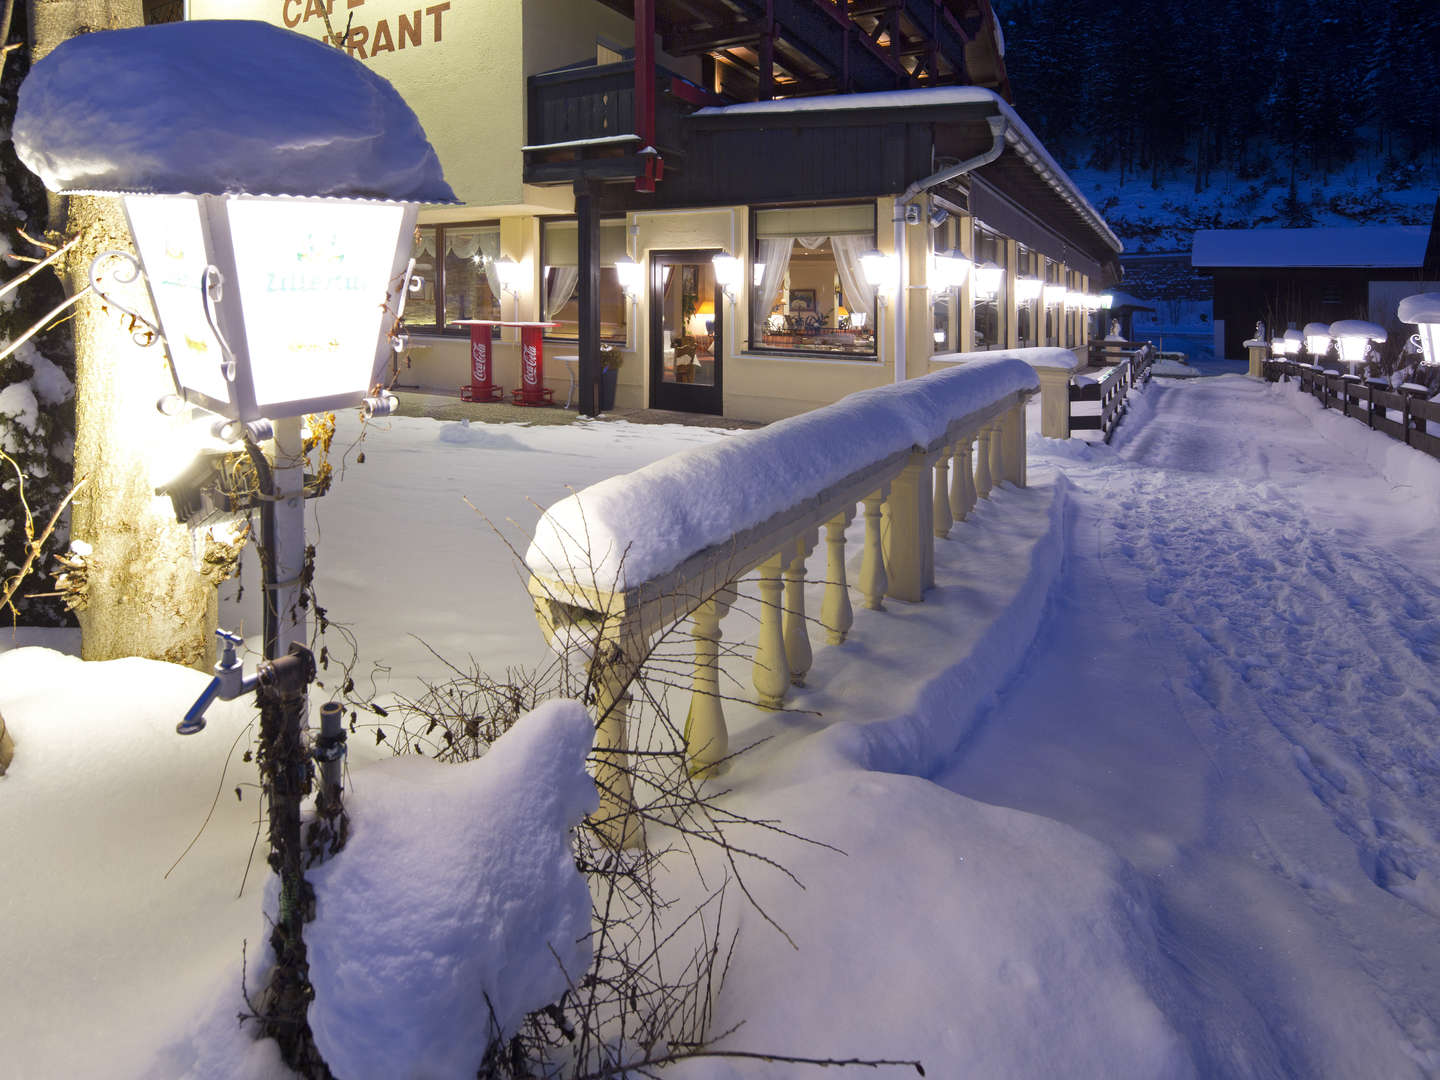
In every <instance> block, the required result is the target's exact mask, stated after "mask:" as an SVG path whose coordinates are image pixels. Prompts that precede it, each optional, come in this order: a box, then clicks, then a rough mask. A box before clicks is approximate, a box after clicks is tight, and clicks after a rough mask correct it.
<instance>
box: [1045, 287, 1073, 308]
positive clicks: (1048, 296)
mask: <svg viewBox="0 0 1440 1080" xmlns="http://www.w3.org/2000/svg"><path fill="white" fill-rule="evenodd" d="M1069 291H1070V290H1069V289H1067V288H1065V286H1064V285H1046V286H1045V287H1044V289H1043V290H1042V292H1041V295H1042V296H1044V297H1045V306H1046V307H1060V306H1061V305H1062V304H1064V303H1065V296H1066V294H1067V293H1068V292H1069Z"/></svg>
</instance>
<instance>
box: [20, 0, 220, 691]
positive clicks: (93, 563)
mask: <svg viewBox="0 0 1440 1080" xmlns="http://www.w3.org/2000/svg"><path fill="white" fill-rule="evenodd" d="M30 13H31V24H30V25H31V27H32V28H33V35H34V36H33V42H32V45H33V50H34V56H35V58H36V59H37V60H38V59H39V58H40V57H43V56H44V55H46V54H47V53H48V52H50V50H52V49H53V48H54V47H55V46H56V45H59V44H60V43H61V42H62V41H64V40H66V39H67V38H70V37H73V36H75V35H76V34H80V33H88V32H90V31H93V30H111V29H121V28H124V27H129V26H139V25H141V23H142V21H143V20H142V17H141V5H140V0H30ZM96 77H97V78H103V77H104V76H103V73H98V72H97V74H96ZM63 202H64V203H66V204H68V205H62V206H58V207H56V209H57V210H58V211H59V214H58V215H52V220H51V225H52V229H54V230H57V231H59V232H62V233H64V234H67V235H75V234H78V235H80V236H81V237H82V239H81V242H80V243H79V244H77V245H76V246H75V247H74V248H73V249H72V250H71V252H70V254H69V256H68V257H67V258H66V260H65V264H64V268H63V270H62V271H61V276H62V278H63V279H64V280H65V284H66V288H67V291H68V292H69V293H71V294H72V295H73V294H74V293H76V292H79V291H80V290H81V289H84V288H85V286H86V285H87V284H88V281H89V277H88V272H89V268H90V261H91V259H93V258H94V256H95V255H96V254H98V253H99V252H101V251H107V250H112V249H118V250H121V251H131V250H132V248H131V244H130V235H129V230H128V228H127V227H126V225H125V218H124V215H123V213H122V211H121V207H120V202H119V200H118V199H111V198H97V197H89V196H87V197H74V198H70V199H66V200H63ZM125 295H126V297H127V298H129V299H132V300H133V301H134V302H135V303H136V304H137V306H138V307H141V308H143V307H144V303H143V300H141V299H140V297H142V296H143V293H142V292H140V291H139V288H138V285H137V286H131V287H130V291H129V292H127V293H126V294H125ZM72 325H73V327H74V332H75V370H76V379H75V430H76V434H75V476H76V477H77V478H78V477H81V476H86V477H89V483H88V484H86V486H85V488H84V489H83V490H82V491H81V492H80V494H79V496H78V497H77V498H76V500H75V509H74V513H73V517H72V520H71V528H70V535H71V537H72V538H73V539H75V540H83V541H85V542H86V543H88V544H90V545H91V547H92V549H93V551H92V554H91V555H90V556H89V563H90V567H89V605H88V606H87V607H86V608H85V610H84V611H82V612H80V613H79V620H80V634H81V655H82V656H83V657H84V658H85V659H86V660H110V659H115V658H117V657H122V656H144V657H148V658H151V659H156V660H168V661H171V662H172V663H177V664H187V665H191V666H194V667H200V668H202V669H203V668H206V667H208V665H209V664H210V663H212V662H213V660H214V646H213V633H212V632H213V630H214V627H215V620H216V597H215V589H214V587H213V586H211V585H209V584H207V583H206V581H205V579H203V578H202V577H200V575H199V574H198V573H196V572H195V570H194V567H193V564H192V561H191V550H190V537H189V533H188V531H187V530H186V529H185V527H184V526H182V525H179V524H177V523H176V521H175V519H174V515H173V513H172V512H171V509H170V501H169V499H166V498H163V497H158V496H156V495H155V493H154V488H155V484H156V482H157V481H159V482H163V481H164V480H165V479H168V476H166V475H164V472H165V471H166V470H168V472H169V474H171V475H173V474H174V473H177V472H179V471H180V469H181V468H182V467H183V466H184V465H185V464H186V462H185V461H184V460H175V461H172V462H169V463H166V464H165V465H160V463H159V462H158V460H156V459H157V451H158V450H160V449H161V448H163V447H164V446H165V444H166V443H167V442H168V441H177V442H182V445H183V441H182V440H177V439H176V438H175V437H176V435H177V434H178V430H179V428H180V427H181V426H182V425H183V423H184V422H183V421H182V420H181V419H179V418H167V417H163V416H161V415H160V413H159V412H158V411H157V410H156V409H155V402H156V401H157V400H158V399H159V398H160V397H161V396H162V395H163V394H165V393H168V392H171V391H172V390H173V386H172V384H171V382H170V378H169V374H168V369H167V368H166V365H165V360H164V355H163V353H162V352H161V346H160V345H159V344H158V343H157V344H155V345H152V346H150V347H149V348H146V349H142V348H139V347H138V346H136V345H135V344H134V343H133V342H132V341H131V339H130V335H129V333H128V332H127V331H126V330H125V329H124V327H123V326H122V325H121V321H120V317H119V315H118V313H116V312H113V311H111V312H107V311H104V310H102V309H101V305H100V302H99V298H98V297H87V298H86V299H85V300H82V301H81V302H80V303H79V304H78V305H77V306H76V308H75V318H74V319H73V321H72ZM157 471H158V472H159V473H160V475H156V473H157Z"/></svg>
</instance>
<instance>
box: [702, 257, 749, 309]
mask: <svg viewBox="0 0 1440 1080" xmlns="http://www.w3.org/2000/svg"><path fill="white" fill-rule="evenodd" d="M710 262H711V264H712V265H714V267H715V281H716V283H717V284H719V286H720V288H721V289H723V290H724V291H725V299H726V300H729V301H730V302H731V303H732V304H733V303H734V302H735V296H736V294H737V293H739V291H740V282H741V281H743V280H744V278H745V265H744V264H743V263H742V262H741V261H740V260H739V259H737V258H736V257H735V256H734V255H731V254H729V253H728V252H722V253H721V254H719V255H716V256H715V257H714V258H713V259H711V260H710Z"/></svg>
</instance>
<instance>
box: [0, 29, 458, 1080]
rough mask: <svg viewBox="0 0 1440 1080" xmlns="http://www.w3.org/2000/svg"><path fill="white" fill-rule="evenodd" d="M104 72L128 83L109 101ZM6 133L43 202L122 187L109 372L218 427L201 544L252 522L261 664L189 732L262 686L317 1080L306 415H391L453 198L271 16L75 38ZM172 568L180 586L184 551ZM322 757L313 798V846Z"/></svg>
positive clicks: (389, 108) (200, 707) (293, 936)
mask: <svg viewBox="0 0 1440 1080" xmlns="http://www.w3.org/2000/svg"><path fill="white" fill-rule="evenodd" d="M257 64H259V65H261V66H263V67H264V68H265V70H264V72H263V73H259V74H257V70H256V65H257ZM97 71H100V72H106V73H107V74H112V75H114V76H115V77H116V79H117V82H119V83H120V84H122V85H125V86H126V87H127V93H126V94H124V95H123V96H117V95H114V94H112V93H111V92H110V88H109V84H108V82H107V81H106V80H97V79H95V77H94V73H95V72H97ZM262 76H263V77H262ZM96 83H98V84H99V86H98V88H97V87H96V86H95V85H93V84H96ZM187 91H189V92H187ZM342 99H343V100H347V101H350V102H352V103H353V108H350V109H347V110H344V112H343V113H342V112H339V111H337V112H335V113H333V114H329V115H321V114H320V113H318V112H314V111H296V110H293V109H289V108H279V107H277V105H276V103H277V100H280V101H288V102H293V101H301V100H342ZM157 110H158V113H157ZM14 141H15V146H16V150H17V153H18V154H19V155H20V158H21V160H22V161H24V162H25V163H26V165H28V166H29V167H30V168H31V169H32V170H33V171H34V172H36V173H37V174H38V175H39V176H40V177H41V179H42V180H44V181H45V183H46V185H47V186H48V187H49V188H50V189H51V190H52V191H57V192H60V193H62V194H81V193H83V194H89V195H95V194H102V193H107V194H116V195H123V205H124V212H125V220H126V223H127V224H128V231H129V232H130V234H131V237H132V238H133V240H134V250H135V253H136V254H135V255H133V256H132V255H131V254H130V253H129V250H128V247H129V245H128V244H126V243H125V242H124V238H123V237H120V236H107V237H106V239H107V241H108V245H107V249H106V250H103V251H101V252H100V253H99V254H98V255H97V256H96V257H95V258H94V260H93V262H92V264H91V266H90V268H89V274H88V276H89V283H90V288H91V290H93V292H94V293H95V294H96V296H98V297H99V298H100V299H101V301H102V305H103V306H102V307H101V308H100V310H101V311H102V312H104V313H105V314H106V315H107V316H108V317H112V318H113V317H114V315H115V314H116V313H119V314H121V315H123V316H124V317H125V319H126V326H127V329H129V330H130V338H131V341H132V342H133V345H134V347H135V348H133V349H132V350H130V351H129V352H127V353H125V354H123V355H121V356H120V357H119V358H118V359H119V362H118V363H116V364H114V365H112V366H111V370H110V373H109V374H110V377H111V378H113V379H114V380H115V385H116V386H117V397H116V402H115V407H116V408H117V409H118V410H123V415H122V416H121V417H117V420H123V422H124V424H126V425H127V427H126V430H127V431H134V432H136V434H135V436H134V437H135V438H136V439H137V440H143V438H144V437H145V436H144V432H146V431H147V430H150V431H153V430H155V429H156V428H157V426H159V425H161V424H162V423H166V424H171V425H174V424H177V423H178V424H180V425H182V429H183V430H185V431H194V430H196V429H200V430H203V431H206V432H208V440H209V442H210V443H211V446H210V448H208V449H204V450H203V451H202V452H201V453H200V454H199V455H198V456H197V455H195V447H194V446H192V447H191V448H190V452H191V455H192V456H193V460H191V461H190V463H189V465H187V466H186V467H185V468H184V469H183V470H181V471H180V473H179V475H178V476H176V477H175V478H174V479H172V480H171V481H169V482H168V483H166V484H164V485H162V486H161V487H160V488H159V489H158V491H157V492H156V493H157V494H159V493H161V492H163V493H165V494H168V495H169V505H170V506H171V507H173V510H174V515H175V517H176V518H177V519H178V520H179V521H180V522H182V523H184V524H185V525H187V526H189V527H190V528H191V529H194V530H199V529H204V528H210V527H212V523H213V522H214V521H215V520H216V519H217V518H223V517H224V516H225V515H227V514H228V515H235V514H240V515H246V514H249V513H251V512H254V511H258V513H259V517H260V523H261V541H262V545H261V546H262V552H261V568H262V574H263V578H264V583H263V589H262V592H263V602H262V611H263V623H264V626H263V631H264V654H265V655H264V660H263V661H262V662H261V663H260V665H259V666H258V668H257V669H256V671H255V672H254V673H253V674H252V675H249V676H247V675H246V674H245V671H244V663H243V660H242V659H241V658H240V657H238V656H237V654H236V651H235V646H236V645H238V644H241V643H242V642H241V639H240V638H239V636H238V635H235V634H230V633H228V632H225V631H219V632H218V633H219V634H220V636H221V637H222V639H223V642H224V646H225V647H224V652H223V655H222V657H221V659H220V662H219V663H217V664H216V665H215V668H214V671H215V677H214V678H213V679H212V680H211V683H210V685H209V686H208V687H207V688H206V689H205V691H204V692H203V693H202V694H201V696H200V698H199V699H198V700H197V701H196V702H195V704H194V705H193V706H192V707H191V709H190V710H189V711H188V712H187V713H186V715H185V717H184V718H183V719H181V720H180V722H179V723H178V724H177V730H178V731H179V732H180V733H181V734H185V735H189V734H195V733H198V732H200V731H202V730H203V729H204V728H205V712H206V709H207V708H208V707H209V705H210V704H211V703H212V702H213V701H215V700H217V699H220V700H229V699H233V698H236V697H240V696H242V695H245V694H248V693H251V692H252V691H253V692H254V693H255V695H256V701H257V704H258V706H259V710H260V737H259V752H258V754H257V760H258V762H259V767H260V775H261V787H262V790H263V792H264V798H265V805H266V810H267V814H268V826H269V839H270V856H269V859H268V862H269V864H270V866H271V868H272V869H273V870H274V871H275V873H276V874H277V876H278V877H279V885H280V887H279V890H278V903H277V907H276V909H275V910H274V911H272V912H270V913H269V914H270V917H271V920H272V925H273V931H272V933H271V937H270V943H271V947H272V949H273V951H274V954H275V965H274V968H273V969H272V973H271V979H270V984H269V987H268V989H267V992H266V994H265V996H264V998H263V1000H262V1001H261V1003H260V1004H259V1012H260V1014H261V1015H260V1017H259V1019H260V1021H261V1023H262V1025H263V1027H264V1030H265V1033H266V1034H267V1035H270V1036H272V1037H274V1038H275V1039H276V1040H277V1042H278V1043H279V1044H280V1047H281V1053H282V1055H283V1057H284V1058H285V1060H286V1062H287V1064H289V1065H290V1066H291V1067H292V1068H295V1069H297V1070H299V1071H301V1072H303V1073H305V1074H306V1075H328V1071H327V1070H326V1069H325V1065H324V1062H323V1060H322V1058H321V1056H320V1052H319V1050H318V1049H317V1047H316V1045H315V1040H314V1036H313V1034H312V1033H311V1031H310V1028H309V1025H308V1021H307V1019H306V1010H307V1007H308V1004H309V1002H310V999H311V998H312V997H313V989H312V987H311V986H310V982H309V968H308V964H307V962H306V953H305V944H304V937H303V928H304V924H305V923H306V922H307V921H308V920H309V919H310V918H312V917H313V914H314V906H315V903H314V893H313V891H312V889H311V888H310V886H309V884H308V883H307V882H306V880H305V874H304V868H305V866H306V865H308V864H309V863H310V862H312V861H314V860H315V859H317V858H323V857H324V856H325V855H327V854H329V853H333V851H335V850H337V849H338V847H339V845H340V844H341V843H343V838H344V831H345V825H344V818H343V815H342V814H341V812H340V800H339V796H340V792H339V783H338V781H339V776H340V772H339V767H338V766H339V760H340V757H341V756H342V754H343V732H344V729H343V727H342V726H341V725H340V724H339V723H338V720H339V716H338V703H336V702H330V703H327V705H326V707H325V708H324V709H322V716H323V719H324V727H323V731H324V734H323V737H322V738H321V739H320V740H318V741H317V743H316V745H314V746H313V747H312V745H311V742H310V738H309V731H308V723H307V713H308V703H307V688H308V687H309V685H310V684H311V682H312V681H313V679H314V676H315V660H314V657H313V656H312V655H311V653H310V650H309V648H308V647H307V641H308V634H307V626H306V619H305V589H306V583H307V581H308V578H309V576H310V567H309V565H308V562H309V554H308V551H307V547H306V543H305V518H304V515H305V500H306V498H307V497H313V496H318V495H319V494H321V493H322V491H323V485H322V484H321V483H319V482H316V481H312V480H311V478H309V477H307V474H306V469H305V466H306V459H305V438H304V417H305V416H307V415H309V414H315V413H323V412H326V411H328V410H332V409H337V408H343V407H357V406H358V407H362V408H364V409H365V410H366V411H367V412H369V413H371V414H385V413H388V412H389V411H390V410H391V409H392V408H393V406H394V401H395V399H394V398H393V397H392V396H390V395H388V394H386V393H385V392H384V391H383V390H382V389H381V387H380V382H379V380H380V379H381V377H382V373H384V372H385V371H386V370H387V369H388V367H389V361H390V359H391V357H392V355H393V352H394V350H396V349H398V347H399V346H400V345H401V344H402V342H403V324H402V322H401V319H402V317H403V312H404V299H405V296H406V291H407V286H408V278H409V273H410V270H411V268H412V267H413V261H412V260H410V258H409V252H410V242H411V238H412V237H413V235H414V226H415V219H416V212H417V205H418V204H419V203H421V202H454V201H455V200H454V194H453V192H451V190H450V188H449V186H448V185H447V184H446V183H445V181H444V178H443V176H442V175H441V171H440V166H439V161H438V159H437V158H436V156H435V153H434V151H433V149H432V148H431V147H430V145H429V143H428V142H427V141H426V140H425V137H424V132H423V131H422V130H421V128H420V125H419V122H418V121H417V120H416V119H415V116H414V113H413V112H411V111H410V109H409V107H408V106H407V105H406V104H405V103H404V101H403V100H402V99H401V98H400V96H399V95H398V94H397V93H396V92H395V90H394V88H393V87H391V86H390V84H389V83H387V82H386V81H385V80H384V79H382V78H380V77H379V76H377V75H375V74H374V73H373V72H370V71H369V70H367V69H366V68H365V67H364V65H362V64H360V63H358V62H357V61H355V60H353V59H351V58H350V57H349V56H348V55H347V54H345V53H344V52H342V51H340V50H337V49H331V48H328V47H326V46H324V45H321V44H320V43H319V42H316V41H312V40H311V39H309V38H306V37H304V36H302V35H300V34H295V33H291V32H290V31H287V30H282V29H279V28H278V27H273V26H270V25H268V24H265V23H259V22H244V21H225V20H214V21H201V22H194V23H176V24H169V25H165V26H156V27H147V28H144V29H135V30H120V31H111V32H101V33H95V34H87V35H84V36H82V37H79V38H74V39H72V40H70V41H68V42H66V43H64V44H63V45H61V46H59V47H58V48H57V49H56V50H55V51H54V52H53V53H52V54H51V55H50V56H49V57H47V58H46V59H45V60H44V61H42V62H41V63H40V64H38V65H36V67H35V68H34V69H33V71H32V72H31V75H30V76H29V78H28V79H27V80H26V82H25V84H24V86H23V87H22V90H21V94H20V102H19V107H18V110H17V114H16V121H15V126H14ZM147 301H148V305H147ZM151 312H153V319H152V317H151V314H150V313H151ZM155 371H159V372H164V373H166V374H168V376H169V381H170V383H171V389H172V391H173V392H172V393H169V394H167V395H165V397H164V398H163V399H162V400H161V401H160V402H158V403H155V404H158V406H159V410H158V412H159V414H160V415H158V416H157V411H156V409H154V408H150V407H145V406H141V405H139V404H138V403H136V402H135V401H134V400H133V394H132V395H126V396H121V395H119V393H118V388H119V387H120V386H121V385H122V384H123V383H125V382H126V381H127V380H130V379H133V380H134V382H135V383H136V384H138V385H139V386H141V387H144V388H145V392H146V393H147V394H151V395H153V393H154V389H153V387H150V386H148V385H147V384H146V383H145V381H144V379H143V378H136V377H135V376H136V374H137V372H155ZM151 402H152V403H153V402H154V398H153V396H152V397H151ZM217 438H218V439H219V440H222V441H221V442H220V444H219V449H216V448H215V446H214V443H215V440H216V439H217ZM237 462H248V464H249V466H250V467H251V469H252V470H253V477H254V482H253V483H252V484H251V485H250V486H249V487H245V486H243V485H241V484H239V483H237V480H236V478H237V475H239V474H240V471H241V470H240V468H239V466H238V465H237ZM130 482H132V483H133V482H134V481H133V478H132V479H131V480H130ZM155 506H159V507H165V506H166V503H165V501H164V500H161V499H152V500H151V503H150V508H151V509H153V508H154V507H155ZM158 557H161V558H165V557H167V556H166V555H165V554H164V553H163V552H162V553H161V554H160V555H159V556H158ZM168 557H169V558H170V559H171V560H172V562H173V563H177V564H178V566H179V567H180V568H181V570H183V572H185V573H190V572H191V570H190V566H189V560H188V558H187V559H175V558H174V556H173V555H172V556H168ZM172 569H174V567H173V566H172ZM177 572H179V571H177ZM316 760H318V761H319V762H320V763H321V765H322V776H323V778H324V779H323V783H324V789H323V790H322V791H321V792H320V799H319V802H318V811H319V816H318V818H317V819H316V820H315V821H314V822H313V824H312V827H311V829H310V830H309V835H308V836H307V837H306V838H304V840H303V841H302V835H301V833H302V822H303V819H304V815H305V808H304V804H305V799H306V797H307V796H308V795H309V794H310V792H311V790H312V786H313V779H314V775H315V761H316Z"/></svg>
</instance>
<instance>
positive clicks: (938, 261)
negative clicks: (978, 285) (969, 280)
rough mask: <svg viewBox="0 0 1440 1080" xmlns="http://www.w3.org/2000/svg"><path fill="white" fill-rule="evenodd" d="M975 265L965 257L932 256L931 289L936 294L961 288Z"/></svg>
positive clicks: (937, 254)
mask: <svg viewBox="0 0 1440 1080" xmlns="http://www.w3.org/2000/svg"><path fill="white" fill-rule="evenodd" d="M973 265H974V264H973V263H972V262H971V261H970V260H969V259H967V258H966V257H965V256H964V255H956V254H953V253H952V254H946V253H945V252H941V251H937V252H935V254H934V255H932V256H930V279H931V285H930V288H931V289H932V290H934V291H936V292H944V291H945V290H947V289H958V288H960V286H962V285H964V284H965V278H966V277H967V276H969V274H970V267H971V266H973Z"/></svg>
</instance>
